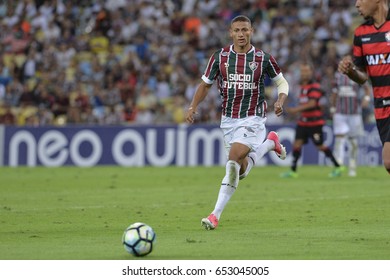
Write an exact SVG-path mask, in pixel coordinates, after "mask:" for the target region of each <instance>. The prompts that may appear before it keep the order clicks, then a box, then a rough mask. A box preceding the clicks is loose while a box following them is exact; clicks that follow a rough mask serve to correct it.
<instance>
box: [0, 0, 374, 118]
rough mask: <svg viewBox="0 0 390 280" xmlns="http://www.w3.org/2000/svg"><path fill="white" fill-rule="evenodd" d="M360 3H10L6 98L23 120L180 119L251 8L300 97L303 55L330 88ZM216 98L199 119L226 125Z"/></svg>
mask: <svg viewBox="0 0 390 280" xmlns="http://www.w3.org/2000/svg"><path fill="white" fill-rule="evenodd" d="M353 5H354V3H352V2H351V1H348V0H338V1H335V0H328V1H321V0H294V1H281V0H241V1H233V0H186V1H184V0H166V1H151V0H137V1H134V0H106V1H103V0H97V1H92V0H82V1H75V0H69V1H64V0H20V1H9V0H8V1H0V28H1V30H2V31H1V32H0V101H2V102H3V103H4V104H5V105H6V106H11V111H12V113H13V114H14V115H15V122H14V123H15V124H17V125H23V124H29V125H45V124H49V123H50V122H52V123H53V124H57V125H62V124H67V123H77V124H79V123H89V124H94V123H101V124H119V123H134V122H139V123H149V122H150V123H169V122H170V123H180V122H181V121H182V117H181V113H180V112H181V108H182V107H185V106H186V101H185V100H188V99H189V97H190V96H191V94H192V92H193V90H194V89H193V86H194V84H193V81H194V80H196V81H198V79H200V77H201V75H202V73H201V71H202V70H203V69H204V67H205V63H207V58H208V57H209V56H210V53H211V52H213V51H215V48H216V47H217V46H218V47H219V46H220V45H221V44H222V45H225V44H227V43H228V42H229V38H228V37H227V36H228V35H226V32H225V29H224V27H225V25H226V24H229V22H230V20H231V19H232V18H233V17H234V16H235V15H237V14H241V13H242V14H245V15H247V16H249V17H250V18H251V19H252V21H253V27H254V34H253V37H252V38H253V43H254V44H255V45H259V47H261V48H262V49H264V50H265V51H268V52H272V53H273V54H274V55H275V57H276V58H277V60H278V61H279V64H280V66H281V67H282V68H283V69H284V72H285V73H286V76H288V77H289V84H290V85H291V87H290V98H289V102H291V103H294V102H295V100H294V96H296V91H297V89H296V88H297V87H296V86H294V84H298V83H299V80H298V79H297V76H299V73H298V74H297V73H296V72H297V71H296V67H294V65H296V64H297V62H299V61H302V60H310V61H311V62H312V63H313V64H314V65H315V69H316V73H315V75H316V77H318V78H322V79H321V80H320V82H321V83H322V86H323V87H324V88H326V87H327V84H328V83H329V79H330V77H332V73H331V72H333V71H334V67H335V65H334V63H335V62H336V61H338V59H339V58H340V57H341V56H343V55H345V54H347V53H349V52H350V49H351V43H352V42H351V41H350V38H351V36H350V33H351V32H352V28H353V27H354V25H356V24H357V23H359V22H360V18H359V19H358V17H356V16H357V13H356V11H355V8H354V6H353ZM355 17H356V18H355ZM271 31H272V32H271ZM80 85H82V86H80ZM144 86H146V87H147V88H148V89H149V96H153V98H155V99H156V100H157V102H156V104H155V107H154V108H153V109H152V110H150V109H145V102H144V101H143V99H144V97H141V96H142V95H143V94H141V91H142V88H143V87H144ZM265 86H266V87H268V86H269V81H265ZM80 87H81V88H82V94H81V93H80ZM215 92H216V91H215ZM270 94H271V95H272V94H273V93H270ZM208 98H209V100H208V102H207V106H205V108H202V110H204V111H205V112H210V114H205V113H204V114H203V113H202V116H204V119H202V120H197V121H201V122H208V123H216V122H218V118H219V114H218V107H219V104H220V102H221V100H220V96H219V95H218V94H213V95H210V96H209V97H208ZM137 103H140V104H137ZM138 113H139V115H138ZM165 114H166V115H165ZM370 114H372V112H371V111H368V112H365V115H366V116H367V117H366V118H365V120H367V121H369V120H372V118H370ZM137 115H138V116H137ZM38 117H39V118H43V121H38V119H39V118H38ZM269 121H270V122H272V115H270V118H269ZM290 121H291V119H288V118H286V119H285V122H290Z"/></svg>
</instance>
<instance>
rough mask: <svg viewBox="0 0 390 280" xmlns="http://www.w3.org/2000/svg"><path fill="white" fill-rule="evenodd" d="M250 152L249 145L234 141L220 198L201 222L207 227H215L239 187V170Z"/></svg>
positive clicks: (219, 194) (208, 228)
mask: <svg viewBox="0 0 390 280" xmlns="http://www.w3.org/2000/svg"><path fill="white" fill-rule="evenodd" d="M248 152H249V147H248V146H246V145H244V144H241V143H233V144H232V145H231V148H230V152H229V160H228V161H227V163H226V172H225V176H224V178H223V179H222V183H221V187H220V190H219V193H218V199H217V202H216V204H215V207H214V210H213V211H212V212H211V214H210V215H209V216H208V217H207V218H203V219H202V221H201V223H202V225H203V226H204V227H205V228H206V229H207V230H210V229H215V228H216V227H217V226H218V222H219V219H220V217H221V214H222V212H223V210H224V209H225V206H226V204H227V203H228V202H229V200H230V198H231V197H232V195H233V194H234V192H235V190H236V189H237V187H238V181H239V172H240V168H241V164H242V162H243V161H244V160H245V158H246V155H247V154H248Z"/></svg>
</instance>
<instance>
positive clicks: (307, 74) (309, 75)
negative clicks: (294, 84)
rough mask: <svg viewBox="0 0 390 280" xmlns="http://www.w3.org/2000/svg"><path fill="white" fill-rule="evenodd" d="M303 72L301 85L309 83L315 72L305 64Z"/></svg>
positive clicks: (302, 66) (302, 67)
mask: <svg viewBox="0 0 390 280" xmlns="http://www.w3.org/2000/svg"><path fill="white" fill-rule="evenodd" d="M300 71H301V83H302V84H305V83H307V82H309V81H310V80H311V79H312V77H313V71H312V70H311V67H310V66H309V65H306V64H303V65H301V68H300Z"/></svg>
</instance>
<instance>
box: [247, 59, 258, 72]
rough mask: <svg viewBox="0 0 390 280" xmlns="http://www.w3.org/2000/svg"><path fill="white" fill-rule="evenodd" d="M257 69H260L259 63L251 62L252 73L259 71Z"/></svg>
mask: <svg viewBox="0 0 390 280" xmlns="http://www.w3.org/2000/svg"><path fill="white" fill-rule="evenodd" d="M257 67H259V63H258V62H254V61H252V62H249V68H250V69H251V70H252V71H255V70H256V69H257Z"/></svg>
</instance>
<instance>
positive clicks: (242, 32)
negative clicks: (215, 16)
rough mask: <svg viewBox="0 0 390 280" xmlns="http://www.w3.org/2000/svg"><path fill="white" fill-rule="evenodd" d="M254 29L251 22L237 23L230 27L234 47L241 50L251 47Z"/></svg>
mask: <svg viewBox="0 0 390 280" xmlns="http://www.w3.org/2000/svg"><path fill="white" fill-rule="evenodd" d="M252 33H253V28H252V26H251V24H250V23H249V22H246V21H236V22H233V24H232V25H231V26H230V37H231V38H232V39H233V44H234V47H237V48H239V49H241V50H243V49H247V48H248V47H249V46H250V41H251V36H252Z"/></svg>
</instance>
